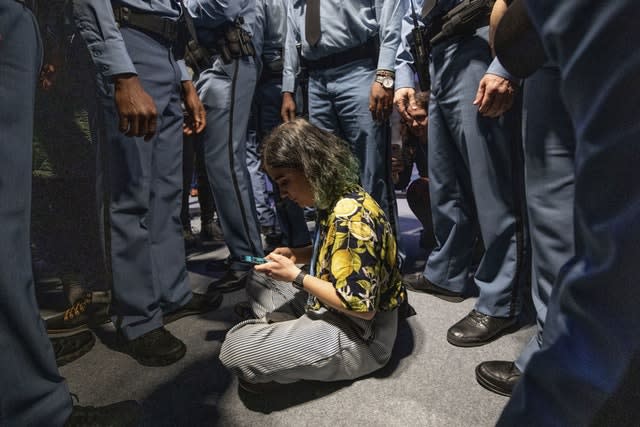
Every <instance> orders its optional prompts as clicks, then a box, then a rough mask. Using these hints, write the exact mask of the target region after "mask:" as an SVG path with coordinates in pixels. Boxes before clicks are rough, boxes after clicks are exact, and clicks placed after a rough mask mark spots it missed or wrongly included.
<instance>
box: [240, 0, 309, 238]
mask: <svg viewBox="0 0 640 427" xmlns="http://www.w3.org/2000/svg"><path fill="white" fill-rule="evenodd" d="M286 20H287V6H286V1H284V0H257V1H256V25H255V26H254V32H253V35H254V36H253V41H254V46H255V48H256V53H257V58H258V60H259V63H260V69H261V71H260V77H259V79H258V84H257V86H256V92H255V96H254V97H253V110H252V117H251V119H250V121H249V132H248V138H247V166H248V168H249V172H250V174H251V183H252V185H253V193H254V196H255V199H256V208H257V212H258V219H259V221H260V224H261V226H262V227H264V226H273V225H274V222H275V220H276V216H275V215H274V212H273V210H272V209H271V207H270V206H269V203H268V200H267V191H266V181H267V179H268V177H267V175H266V174H265V173H264V171H263V170H262V168H261V167H262V162H261V159H260V158H261V153H260V151H261V150H260V147H261V141H262V140H263V138H265V137H266V136H267V135H268V134H269V133H270V132H271V130H273V128H275V127H276V126H277V125H279V124H280V123H281V122H282V121H281V118H280V108H281V106H282V70H283V47H284V37H285V32H286ZM272 184H273V183H272ZM274 198H275V200H276V209H275V214H277V219H278V220H279V223H280V230H281V231H282V239H281V241H279V242H277V243H278V244H282V245H284V246H287V247H294V248H299V247H303V246H307V245H310V244H311V240H310V237H309V230H308V228H307V222H306V220H305V218H304V211H303V210H302V208H300V207H299V206H298V205H296V204H295V203H293V202H292V201H291V200H289V199H284V200H281V199H280V195H279V191H278V189H277V187H275V186H274ZM267 237H269V236H267ZM267 243H269V242H268V241H267Z"/></svg>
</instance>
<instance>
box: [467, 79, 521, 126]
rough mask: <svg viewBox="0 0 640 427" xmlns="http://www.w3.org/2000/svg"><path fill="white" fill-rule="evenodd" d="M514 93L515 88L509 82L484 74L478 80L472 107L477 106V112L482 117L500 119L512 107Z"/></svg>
mask: <svg viewBox="0 0 640 427" xmlns="http://www.w3.org/2000/svg"><path fill="white" fill-rule="evenodd" d="M515 92H516V90H515V86H514V85H513V83H512V82H511V81H510V80H508V79H505V78H504V77H500V76H496V75H495V74H485V75H484V77H482V80H480V85H479V86H478V93H477V94H476V99H475V100H474V101H473V105H477V106H478V111H479V112H480V114H482V115H483V116H486V117H500V116H501V115H503V114H504V113H505V112H507V111H508V110H509V108H511V106H512V105H513V99H514V95H515Z"/></svg>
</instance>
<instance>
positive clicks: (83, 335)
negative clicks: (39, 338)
mask: <svg viewBox="0 0 640 427" xmlns="http://www.w3.org/2000/svg"><path fill="white" fill-rule="evenodd" d="M49 338H50V339H51V345H52V346H53V352H54V353H55V355H56V363H57V364H58V366H64V365H66V364H67V363H71V362H73V361H74V360H76V359H77V358H79V357H81V356H83V355H84V354H86V353H88V352H89V350H91V349H92V348H93V345H94V344H95V343H96V338H95V337H94V336H93V334H92V333H91V331H82V332H79V333H77V334H73V335H67V336H61V337H49Z"/></svg>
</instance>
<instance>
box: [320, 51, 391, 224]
mask: <svg viewBox="0 0 640 427" xmlns="http://www.w3.org/2000/svg"><path fill="white" fill-rule="evenodd" d="M332 71H335V74H333V78H332V82H331V83H330V84H329V86H328V87H329V91H330V93H332V94H333V97H334V105H335V109H336V112H337V115H338V117H339V122H340V128H341V129H342V134H343V137H344V138H345V139H346V140H347V141H348V142H349V143H350V144H351V150H352V151H353V153H354V154H355V156H356V157H357V158H358V160H359V162H360V181H361V183H362V186H363V187H364V189H365V190H366V191H367V192H368V193H369V194H371V196H373V198H374V199H375V200H376V201H377V202H378V204H379V205H380V207H381V208H382V209H383V210H384V212H385V213H386V214H387V217H388V218H389V220H390V221H391V222H392V224H393V226H394V228H395V225H396V224H397V221H396V218H397V215H396V212H395V209H394V208H395V197H394V192H393V184H392V183H391V173H390V171H391V155H390V154H391V153H390V150H391V145H390V140H389V137H390V133H389V125H388V123H386V122H385V123H378V122H376V121H375V120H373V117H372V116H371V112H370V111H369V94H370V92H371V84H372V83H373V81H374V80H375V73H376V70H375V67H374V66H373V64H372V62H371V61H370V60H363V61H357V62H353V63H350V64H347V65H344V66H342V67H339V68H337V69H335V70H332Z"/></svg>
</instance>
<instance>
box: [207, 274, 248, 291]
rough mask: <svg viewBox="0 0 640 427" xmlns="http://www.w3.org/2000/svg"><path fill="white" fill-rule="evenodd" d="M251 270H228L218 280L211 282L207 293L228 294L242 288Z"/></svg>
mask: <svg viewBox="0 0 640 427" xmlns="http://www.w3.org/2000/svg"><path fill="white" fill-rule="evenodd" d="M250 273H251V270H247V271H239V270H232V269H229V270H227V271H226V273H224V275H223V276H222V277H221V278H219V279H218V280H216V281H214V282H211V284H209V288H208V291H207V292H213V291H220V292H222V293H228V292H233V291H237V290H238V289H242V288H244V285H245V284H246V283H247V278H248V277H249V274H250Z"/></svg>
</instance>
